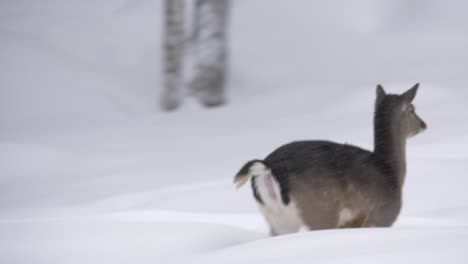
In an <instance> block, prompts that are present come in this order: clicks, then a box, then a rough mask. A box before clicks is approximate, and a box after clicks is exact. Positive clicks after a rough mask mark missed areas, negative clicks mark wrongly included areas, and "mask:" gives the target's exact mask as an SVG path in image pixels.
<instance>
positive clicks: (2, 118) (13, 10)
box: [0, 0, 468, 264]
mask: <svg viewBox="0 0 468 264" xmlns="http://www.w3.org/2000/svg"><path fill="white" fill-rule="evenodd" d="M390 2H391V1H366V0H360V1H356V2H354V1H353V4H350V3H348V2H347V1H330V3H327V4H316V3H311V2H310V1H305V0H301V1H299V0H297V1H294V5H292V4H288V3H289V2H287V1H284V0H283V1H279V0H275V1H271V0H268V1H267V0H255V1H238V2H237V1H236V2H235V3H234V10H233V21H232V34H231V43H232V54H231V57H232V64H233V65H232V76H231V80H230V88H231V89H230V98H231V101H230V104H229V105H228V106H226V107H223V108H219V109H216V110H205V109H201V108H200V107H199V106H198V105H197V104H196V103H194V102H192V101H190V100H188V101H186V102H185V104H184V106H183V109H181V110H180V111H178V112H174V113H170V114H164V113H159V110H158V107H157V105H156V102H158V100H157V96H158V89H159V88H158V87H159V83H160V82H159V79H160V78H159V67H160V66H159V63H158V62H159V58H160V51H159V47H160V46H159V45H160V43H159V36H160V30H161V29H160V20H161V19H160V18H161V16H160V11H161V1H159V0H132V1H131V0H127V1H125V0H102V1H90V0H89V1H71V0H66V1H63V0H62V1H57V0H41V1H32V0H25V1H18V0H4V1H2V2H1V3H0V124H1V128H0V263H40V264H42V263H285V262H290V263H311V262H314V263H395V262H397V263H415V262H423V261H424V263H441V262H444V263H465V262H466V261H467V260H468V253H467V252H466V248H467V246H468V196H467V194H466V190H465V189H466V185H467V184H468V179H467V177H466V170H467V164H468V152H467V151H466V147H467V146H468V136H467V135H468V112H467V111H466V106H465V98H466V97H467V96H468V90H467V83H468V79H467V77H466V74H464V72H465V70H466V67H467V60H466V58H467V53H466V51H465V48H464V47H466V46H467V44H468V43H467V42H468V34H467V32H466V28H465V27H464V26H461V25H462V24H463V23H461V22H468V21H466V18H464V13H463V12H461V11H460V10H463V8H465V7H466V4H463V3H462V2H461V1H460V2H457V1H448V2H447V4H445V5H443V6H440V5H439V4H438V3H437V1H426V2H427V3H428V4H427V7H426V8H425V9H422V10H421V12H420V13H418V15H417V16H416V18H415V17H414V15H413V16H411V15H408V14H407V10H406V9H404V11H405V12H402V11H401V10H400V13H398V16H399V17H398V18H399V19H397V21H399V22H398V23H396V22H394V21H396V20H394V19H393V18H394V17H395V16H397V14H393V13H392V12H397V11H398V10H399V9H398V5H397V6H396V7H395V6H391V5H390ZM337 5H339V6H341V7H342V8H336V6H337ZM390 7H392V8H394V9H395V10H396V11H395V10H394V9H392V8H390ZM400 8H401V7H400ZM259 10H260V11H261V18H262V19H258V17H257V13H258V12H259ZM392 10H393V11H392ZM410 14H411V13H410ZM402 21H403V22H404V21H406V22H404V23H403V22H402ZM416 81H420V82H421V89H420V91H419V94H418V96H417V98H416V106H417V111H418V113H419V115H420V116H421V117H422V118H423V119H424V120H425V121H426V122H427V123H428V126H429V129H428V130H427V131H426V132H425V133H424V134H421V135H420V136H418V137H416V138H414V139H411V140H410V141H409V143H408V155H407V158H408V176H407V180H406V182H405V186H404V208H403V211H402V214H401V215H400V218H399V220H398V222H397V224H396V226H395V227H393V228H391V229H359V230H338V231H337V230H330V231H318V232H308V233H301V234H295V235H288V236H282V237H275V238H270V237H268V235H267V226H266V224H265V223H264V221H263V219H262V217H261V216H260V214H259V212H258V211H257V208H256V205H255V203H254V202H253V199H252V197H251V193H250V190H249V189H248V188H245V189H241V190H239V191H236V190H235V188H234V185H233V184H232V177H233V175H234V173H235V172H237V170H238V169H239V168H240V166H241V165H242V164H243V163H244V162H245V161H246V160H249V159H252V158H262V157H264V156H265V155H267V154H268V153H269V152H270V151H272V150H273V149H274V148H276V147H277V146H279V145H280V144H283V143H286V142H288V141H291V140H298V139H312V138H314V139H332V140H335V141H338V142H349V143H353V144H356V145H359V146H362V147H366V148H370V147H371V144H372V110H373V109H372V108H373V100H374V94H375V90H374V89H375V84H376V83H378V82H382V83H383V84H384V87H385V88H386V90H387V91H391V92H398V93H399V92H403V91H404V90H405V89H407V88H409V87H410V86H411V85H412V84H414V82H416Z"/></svg>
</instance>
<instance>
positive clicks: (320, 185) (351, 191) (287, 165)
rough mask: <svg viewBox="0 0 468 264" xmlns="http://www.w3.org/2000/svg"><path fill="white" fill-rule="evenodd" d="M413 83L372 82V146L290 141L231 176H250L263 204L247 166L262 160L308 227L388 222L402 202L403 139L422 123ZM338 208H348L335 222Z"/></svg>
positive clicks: (285, 200) (417, 130)
mask: <svg viewBox="0 0 468 264" xmlns="http://www.w3.org/2000/svg"><path fill="white" fill-rule="evenodd" d="M417 89H418V84H416V85H415V86H414V87H412V88H411V89H409V90H408V91H407V92H405V93H403V94H402V95H391V94H386V93H385V91H384V90H383V88H382V87H381V86H380V85H379V86H378V87H377V99H376V102H375V114H374V150H373V151H368V150H364V149H361V148H359V147H356V146H352V145H347V144H338V143H334V142H330V141H298V142H292V143H289V144H286V145H284V146H281V147H280V148H278V149H276V150H275V151H273V152H272V153H271V154H270V155H268V156H267V157H266V158H265V159H264V160H263V161H261V160H253V161H251V162H249V163H247V164H246V165H244V166H243V168H242V169H241V170H240V171H239V173H238V174H237V175H236V177H235V181H236V182H239V181H245V180H246V178H245V177H251V180H252V187H253V191H254V195H255V198H256V200H257V201H258V202H259V203H261V204H262V201H261V197H260V196H259V195H258V193H257V192H256V189H255V188H256V184H255V180H256V176H255V175H250V176H249V169H250V168H251V167H252V165H253V164H255V163H262V164H264V165H265V167H266V168H268V169H269V170H270V171H271V176H272V177H273V178H274V179H275V180H276V181H277V183H278V184H279V186H280V190H281V198H282V202H283V203H284V204H285V205H287V204H288V203H289V202H290V200H293V201H294V202H295V203H296V206H297V207H298V209H299V211H300V213H301V218H302V221H303V222H304V223H305V224H306V225H307V227H308V228H310V229H312V230H314V229H328V228H343V227H372V226H380V227H388V226H391V225H392V224H393V223H394V222H395V220H396V219H397V217H398V214H399V212H400V208H401V205H402V186H403V183H404V178H405V175H406V156H405V148H406V139H407V138H408V137H410V136H413V135H416V134H418V133H420V132H421V131H422V130H424V129H426V124H425V123H424V121H422V119H420V118H419V116H417V114H416V113H415V108H414V105H413V104H412V101H413V99H414V97H415V95H416V92H417ZM241 184H242V183H241ZM343 209H346V210H348V211H349V212H352V217H351V218H350V219H348V220H347V222H345V223H342V222H340V212H342V210H343ZM273 233H274V230H273Z"/></svg>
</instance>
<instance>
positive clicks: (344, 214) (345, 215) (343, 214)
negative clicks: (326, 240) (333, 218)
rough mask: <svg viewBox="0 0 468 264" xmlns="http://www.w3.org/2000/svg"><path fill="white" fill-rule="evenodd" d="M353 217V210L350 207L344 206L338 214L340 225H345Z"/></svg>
mask: <svg viewBox="0 0 468 264" xmlns="http://www.w3.org/2000/svg"><path fill="white" fill-rule="evenodd" d="M351 219H353V212H352V211H351V210H350V209H348V208H343V209H341V211H340V215H339V216H338V226H343V225H345V224H346V223H348V222H349V221H351Z"/></svg>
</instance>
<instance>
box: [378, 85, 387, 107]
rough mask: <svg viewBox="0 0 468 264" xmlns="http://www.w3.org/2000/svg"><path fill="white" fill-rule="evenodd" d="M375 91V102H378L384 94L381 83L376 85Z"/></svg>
mask: <svg viewBox="0 0 468 264" xmlns="http://www.w3.org/2000/svg"><path fill="white" fill-rule="evenodd" d="M376 93H377V103H379V102H380V101H382V99H383V98H384V97H385V95H386V93H385V90H384V89H383V87H382V85H380V84H378V85H377V89H376Z"/></svg>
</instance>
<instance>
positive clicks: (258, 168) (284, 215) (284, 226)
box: [251, 163, 308, 235]
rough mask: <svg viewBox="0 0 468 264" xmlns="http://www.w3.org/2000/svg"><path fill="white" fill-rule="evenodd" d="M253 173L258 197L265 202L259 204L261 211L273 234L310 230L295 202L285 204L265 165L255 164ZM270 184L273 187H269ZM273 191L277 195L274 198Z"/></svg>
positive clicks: (275, 182)
mask: <svg viewBox="0 0 468 264" xmlns="http://www.w3.org/2000/svg"><path fill="white" fill-rule="evenodd" d="M251 173H252V175H254V177H255V183H256V186H257V192H258V195H259V196H260V197H261V199H262V201H263V204H260V203H259V207H260V211H261V212H262V213H263V215H264V216H265V219H266V220H267V222H268V223H269V224H270V226H271V228H272V231H273V233H274V234H275V235H282V234H289V233H295V232H298V231H300V230H308V228H306V227H305V225H304V223H303V221H302V219H301V217H300V212H299V210H298V208H297V207H296V204H295V203H294V200H292V199H291V200H290V202H289V204H288V205H285V204H284V203H283V200H282V199H281V192H280V187H279V184H278V182H277V181H276V180H275V178H274V177H273V176H272V175H271V171H270V170H269V169H267V168H266V167H265V166H264V165H263V164H261V163H255V164H254V165H253V166H252V168H251ZM269 183H271V184H272V185H273V186H268V184H269ZM272 187H273V188H272ZM271 189H273V191H274V194H275V195H274V196H273V197H272V195H271Z"/></svg>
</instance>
